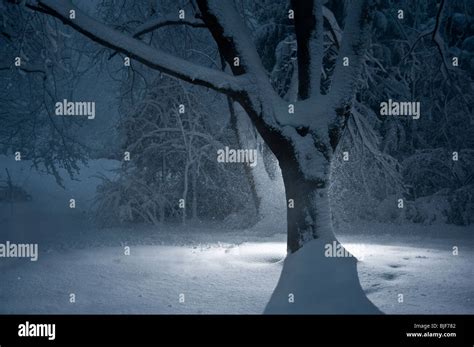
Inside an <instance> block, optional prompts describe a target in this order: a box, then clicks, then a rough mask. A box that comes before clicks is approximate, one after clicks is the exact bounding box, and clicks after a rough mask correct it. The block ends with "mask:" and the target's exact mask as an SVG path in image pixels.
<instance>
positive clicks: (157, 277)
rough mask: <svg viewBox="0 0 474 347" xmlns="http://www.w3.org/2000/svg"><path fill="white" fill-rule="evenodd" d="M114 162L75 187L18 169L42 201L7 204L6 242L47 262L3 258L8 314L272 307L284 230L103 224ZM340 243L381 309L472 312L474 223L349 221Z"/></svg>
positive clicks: (2, 210) (0, 210)
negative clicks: (101, 189) (98, 203)
mask: <svg viewBox="0 0 474 347" xmlns="http://www.w3.org/2000/svg"><path fill="white" fill-rule="evenodd" d="M3 163H5V161H3ZM8 165H9V167H10V171H11V172H12V171H13V170H14V168H13V167H12V166H11V165H12V163H11V162H10V163H8ZM110 167H113V165H112V164H111V163H100V162H97V163H93V164H92V165H91V168H90V169H88V170H85V171H84V172H83V174H82V175H81V177H82V181H79V182H70V181H67V186H68V188H67V189H66V190H63V189H61V188H58V187H56V186H55V184H54V181H53V180H52V179H51V178H44V177H43V178H41V177H40V178H38V177H39V176H38V177H37V175H32V174H30V173H29V170H27V169H25V170H24V172H23V174H24V176H21V172H20V171H18V172H16V173H15V176H14V177H15V178H16V179H18V180H22V184H23V186H24V187H25V188H26V189H27V190H28V191H29V192H30V193H31V194H32V201H30V202H24V203H15V204H4V203H3V205H1V204H0V220H1V223H0V228H1V229H0V236H1V238H2V239H1V240H0V242H4V241H5V240H11V239H13V238H17V239H19V240H20V239H21V240H24V241H30V242H35V241H33V240H39V241H40V242H39V252H40V253H39V259H38V261H37V262H31V261H29V260H26V259H5V258H0V313H262V312H263V311H264V309H265V306H266V304H267V303H268V301H269V299H270V297H271V294H272V292H273V290H274V288H275V286H276V284H277V282H278V279H279V277H280V274H281V270H282V266H283V259H284V257H285V253H286V246H285V238H286V236H285V235H284V234H283V232H284V225H277V226H276V227H275V230H274V235H273V236H271V233H267V234H266V236H259V235H258V234H257V231H256V230H243V231H241V230H229V231H227V230H222V229H221V227H220V226H219V225H202V226H192V227H187V228H182V227H179V226H163V227H159V228H157V227H141V228H137V229H132V228H128V229H127V228H121V229H107V230H97V229H94V227H93V226H92V225H91V224H90V222H89V221H88V220H87V218H85V216H86V215H87V210H88V209H87V207H88V206H89V205H90V202H91V199H92V196H93V192H94V190H95V185H96V184H97V182H98V180H97V179H96V178H94V175H95V174H96V171H101V170H104V169H105V168H110ZM2 170H3V169H2ZM70 196H74V197H76V198H77V199H78V201H79V208H78V209H76V210H74V211H71V210H70V209H68V208H65V206H67V201H68V198H69V197H70ZM84 228H86V229H87V230H86V229H84ZM18 230H19V231H18ZM17 232H20V233H21V234H22V235H21V237H19V236H18V235H15V233H17ZM48 235H50V236H48ZM339 239H340V240H341V242H342V243H343V244H344V246H345V247H346V248H347V249H348V250H349V251H351V252H352V253H353V254H354V255H355V256H356V257H357V258H358V259H359V260H360V261H359V262H358V264H357V268H358V273H359V278H360V282H361V285H362V288H363V289H364V291H365V292H366V294H367V295H368V297H369V299H370V300H371V301H372V302H373V303H374V304H375V305H376V306H377V307H378V308H379V309H380V310H382V311H383V312H385V313H471V314H472V313H474V290H473V288H474V276H473V275H474V273H473V271H474V270H473V269H474V267H473V266H472V264H473V263H474V241H473V230H472V228H459V227H455V226H448V225H438V226H420V225H415V226H414V225H384V224H373V223H371V224H366V225H352V226H346V227H344V234H341V235H340V236H339ZM125 246H130V255H125V254H124V253H125V252H124V250H125V249H124V247H125ZM455 246H456V247H458V250H459V253H458V255H454V254H453V247H455ZM71 293H74V294H75V299H76V302H75V303H70V294H71ZM181 294H184V297H183V296H182V295H181ZM399 294H403V302H401V303H400V302H399ZM183 298H184V302H180V299H181V301H183Z"/></svg>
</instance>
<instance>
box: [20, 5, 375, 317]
mask: <svg viewBox="0 0 474 347" xmlns="http://www.w3.org/2000/svg"><path fill="white" fill-rule="evenodd" d="M323 3H325V1H322V0H305V1H303V0H301V1H298V0H293V1H291V3H290V4H289V5H290V6H289V8H288V9H289V11H288V16H289V20H290V21H292V22H293V25H294V33H295V37H296V41H297V47H298V50H297V63H296V71H297V73H295V76H296V77H297V83H296V85H297V94H298V97H297V100H295V101H293V102H289V101H288V99H284V98H282V97H281V96H280V95H279V94H278V93H277V91H275V89H274V87H273V86H272V83H271V80H270V78H269V76H268V75H269V74H268V73H267V71H266V69H265V68H264V65H263V64H262V61H261V57H260V56H259V53H258V51H257V48H256V46H255V44H254V41H253V39H252V36H251V33H250V30H249V29H248V27H247V25H246V22H245V20H244V18H242V16H241V14H240V13H239V10H238V9H237V7H236V5H235V3H234V1H233V0H224V1H223V0H197V1H196V5H197V8H196V15H195V16H192V17H191V16H187V17H185V18H180V17H179V13H178V11H176V13H172V14H169V15H167V16H165V17H163V18H162V17H155V16H151V18H150V20H149V21H148V22H145V23H142V24H140V25H139V26H138V27H137V28H136V30H135V32H134V33H131V34H126V33H123V32H121V31H119V30H116V29H114V28H112V27H110V26H108V25H105V24H103V23H101V22H99V21H98V20H96V19H94V18H92V17H91V16H89V15H88V14H86V13H85V12H83V11H81V10H80V9H79V8H77V7H76V6H75V5H74V4H73V3H72V2H71V1H69V0H37V1H29V2H27V6H28V7H29V8H30V9H33V10H35V11H40V12H43V13H46V14H48V15H52V16H55V17H57V18H59V19H60V20H61V21H62V22H63V23H64V24H66V25H69V26H71V27H73V28H74V29H76V30H77V31H79V32H81V33H82V34H84V35H86V36H87V37H89V38H90V39H92V40H93V41H95V42H97V43H99V44H101V45H103V46H106V47H108V48H110V49H112V50H114V51H118V52H121V53H123V54H125V55H126V56H128V57H131V58H133V59H135V60H137V61H139V62H141V63H143V64H145V65H147V66H149V67H150V68H151V69H155V70H159V71H161V72H163V73H165V74H168V75H170V76H173V77H175V78H178V79H181V80H183V81H186V82H189V83H192V84H195V85H200V86H203V87H207V88H211V89H213V90H215V91H217V92H219V93H222V94H225V95H226V96H227V97H229V98H231V99H232V100H233V101H234V102H237V103H238V104H240V106H241V107H242V108H243V109H244V110H245V112H246V113H247V115H248V117H249V118H250V120H251V121H252V123H253V125H254V126H255V128H256V129H257V131H258V133H259V134H260V135H261V137H262V138H263V140H264V141H265V143H266V144H267V145H268V146H269V148H270V149H271V151H272V152H273V153H274V154H275V156H276V158H277V159H278V161H279V165H280V168H281V171H282V175H283V180H284V185H285V191H286V198H287V200H288V209H287V219H288V223H287V224H288V225H287V231H288V239H287V245H288V251H289V253H295V252H297V251H298V250H299V249H300V248H302V247H303V246H304V245H306V244H309V243H311V245H312V246H311V247H313V251H314V252H320V253H321V254H322V253H323V252H324V245H326V244H332V243H334V244H337V245H339V243H338V241H337V239H336V237H335V235H334V232H333V228H332V225H331V215H330V209H329V202H328V195H327V186H328V178H329V167H330V162H331V158H332V157H333V154H334V153H335V150H336V148H337V145H338V143H339V140H340V138H341V135H342V131H343V129H344V127H345V125H346V123H347V121H348V118H349V117H350V115H351V109H352V108H353V103H354V91H355V86H356V83H357V80H358V77H359V74H360V68H361V64H362V60H363V56H364V50H365V43H366V42H367V37H366V35H367V34H368V32H369V25H370V14H371V11H370V5H369V1H368V0H359V1H348V2H347V8H346V9H345V13H346V15H345V18H344V31H343V33H342V35H341V33H340V31H339V28H338V27H337V32H336V30H335V29H336V28H335V27H334V23H331V22H334V18H333V16H328V15H327V8H325V6H324V4H323ZM72 11H73V12H72ZM325 11H326V16H324V12H325ZM324 17H326V20H328V22H329V25H333V27H332V29H333V31H334V32H335V37H336V38H337V40H338V45H337V46H338V57H337V60H336V63H335V67H334V69H333V70H332V71H331V81H330V88H325V89H326V90H328V91H327V92H326V90H325V92H324V93H322V92H321V91H322V88H321V82H322V77H321V76H322V67H323V59H324V45H323V37H324V35H323V33H324ZM167 25H187V26H190V27H195V28H200V29H199V30H202V28H205V29H206V30H208V31H209V33H210V34H211V36H212V38H213V39H214V41H215V44H216V45H217V47H218V50H219V53H220V54H221V56H222V57H223V58H224V59H225V61H226V62H227V64H228V66H229V68H230V70H226V71H229V73H227V72H226V71H222V70H219V69H211V68H208V67H204V66H200V65H197V64H196V63H194V62H190V61H186V60H184V59H182V58H179V57H177V56H172V55H170V54H168V53H166V52H164V51H162V50H160V49H158V48H156V47H153V46H151V45H149V44H147V43H146V42H145V41H143V40H142V39H141V38H142V37H143V35H145V34H147V33H150V32H152V31H154V30H157V29H159V28H161V27H163V26H167ZM326 83H327V81H326ZM293 111H294V112H293ZM339 246H340V245H339ZM341 247H342V246H341ZM331 264H337V267H336V268H333V267H332V266H331ZM288 266H289V265H288ZM288 266H287V264H285V267H286V268H285V267H284V269H283V274H284V275H285V273H286V272H288ZM306 266H307V267H308V268H309V269H311V268H312V267H313V266H314V268H318V267H319V270H317V271H316V270H315V273H316V274H318V275H322V276H325V277H324V278H320V279H319V280H320V281H321V287H324V288H325V290H323V291H322V292H320V293H319V292H317V291H316V292H311V291H310V293H309V294H308V295H309V296H312V297H313V298H308V300H309V301H311V302H315V306H311V305H309V306H308V309H307V311H308V312H309V311H310V310H312V309H314V307H316V309H317V307H318V304H320V303H322V302H324V301H325V300H328V298H329V297H330V296H331V295H332V289H333V288H340V287H347V288H349V289H348V290H349V291H351V293H349V294H348V295H344V296H343V297H339V298H338V299H337V300H338V301H337V304H335V305H336V306H337V307H334V310H333V312H372V313H373V312H377V310H376V309H375V307H373V305H372V304H371V303H370V301H369V300H368V299H367V298H366V297H365V295H364V293H363V291H362V289H361V288H360V284H359V281H358V278H357V272H356V261H355V260H354V259H344V260H341V259H333V260H332V259H330V258H328V259H325V260H324V261H323V263H322V264H307V265H306ZM321 269H323V270H321ZM320 270H321V271H320ZM333 270H334V271H333ZM304 276H306V275H304ZM299 280H304V279H301V278H300V279H299ZM288 281H289V279H288V276H287V277H286V278H285V277H284V276H282V278H281V279H280V282H279V284H278V287H280V288H286V287H287V286H288ZM323 283H324V284H323ZM290 285H291V283H290ZM278 292H279V291H278V288H277V291H276V293H278ZM285 295H286V294H285ZM339 296H341V295H339ZM314 297H316V299H314ZM282 300H283V298H282V297H279V296H278V295H274V296H273V297H272V301H273V302H277V301H282ZM299 300H302V301H304V299H303V298H301V297H300V298H299ZM323 306H324V305H323ZM270 307H283V306H281V305H280V306H279V304H278V303H277V304H276V306H272V305H270ZM282 309H283V308H282ZM270 311H271V312H275V311H278V308H276V309H274V310H270ZM300 311H301V310H300ZM303 311H304V309H303Z"/></svg>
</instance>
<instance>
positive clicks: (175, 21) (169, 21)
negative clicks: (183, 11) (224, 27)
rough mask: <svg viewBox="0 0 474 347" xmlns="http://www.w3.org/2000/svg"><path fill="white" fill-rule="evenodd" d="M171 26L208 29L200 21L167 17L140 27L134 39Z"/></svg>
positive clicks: (134, 34)
mask: <svg viewBox="0 0 474 347" xmlns="http://www.w3.org/2000/svg"><path fill="white" fill-rule="evenodd" d="M170 25H186V26H190V27H193V28H205V27H206V24H204V22H203V21H202V20H199V19H192V20H184V19H179V18H176V16H167V17H164V18H155V19H152V20H150V21H148V22H145V23H143V24H142V25H140V26H138V27H137V28H136V29H135V31H134V33H133V37H140V36H142V35H145V34H147V33H149V32H152V31H154V30H157V29H160V28H162V27H165V26H170Z"/></svg>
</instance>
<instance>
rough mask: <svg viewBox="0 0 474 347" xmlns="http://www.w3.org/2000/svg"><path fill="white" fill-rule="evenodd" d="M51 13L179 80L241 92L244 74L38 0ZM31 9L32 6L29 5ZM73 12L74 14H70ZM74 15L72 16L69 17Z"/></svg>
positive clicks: (63, 0) (56, 2)
mask: <svg viewBox="0 0 474 347" xmlns="http://www.w3.org/2000/svg"><path fill="white" fill-rule="evenodd" d="M38 6H39V7H40V8H41V9H42V10H43V11H42V12H44V11H46V12H47V13H48V14H50V15H53V16H55V17H57V18H59V19H60V20H62V21H63V22H64V23H65V24H67V25H70V26H71V27H73V28H74V29H76V30H77V31H79V32H81V33H82V34H84V35H85V36H87V37H89V38H90V39H92V40H93V41H95V42H98V43H100V44H101V45H103V46H106V47H108V48H111V49H114V50H117V51H119V52H122V53H124V54H126V55H127V56H130V57H131V58H134V59H136V60H138V61H140V62H141V63H143V64H145V65H147V66H149V67H151V68H153V69H156V70H159V71H161V72H163V73H165V74H167V75H170V76H172V77H175V78H178V79H180V80H183V81H186V82H189V83H192V84H196V85H201V86H205V87H208V88H211V89H214V90H216V91H218V92H221V93H224V94H227V95H235V94H236V93H239V92H242V91H244V90H245V89H244V86H245V85H246V84H248V82H247V83H246V78H245V77H243V76H242V77H234V76H231V75H229V74H226V73H224V72H222V71H219V70H214V69H210V68H207V67H204V66H200V65H197V64H194V63H192V62H189V61H186V60H184V59H181V58H179V57H176V56H173V55H170V54H168V53H166V52H163V51H161V50H159V49H156V48H152V47H150V46H148V45H147V44H145V43H143V42H141V41H139V40H137V39H135V38H133V37H130V36H127V35H125V34H123V33H121V32H119V31H117V30H114V29H112V28H110V27H108V26H106V25H104V24H103V23H100V22H98V21H97V20H95V19H93V18H91V17H89V16H88V15H87V14H86V13H84V12H83V11H81V10H80V9H79V8H77V7H76V6H74V5H73V4H72V2H71V1H70V0H38V1H37V5H36V6H35V7H38ZM30 7H32V8H33V6H30ZM71 11H74V16H71V13H72V12H71ZM72 17H73V18H72Z"/></svg>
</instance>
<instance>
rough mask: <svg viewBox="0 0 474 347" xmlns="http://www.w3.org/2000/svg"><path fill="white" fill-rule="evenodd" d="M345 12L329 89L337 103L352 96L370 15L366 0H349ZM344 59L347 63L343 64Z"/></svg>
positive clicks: (365, 41)
mask: <svg viewBox="0 0 474 347" xmlns="http://www.w3.org/2000/svg"><path fill="white" fill-rule="evenodd" d="M346 12H347V16H346V21H345V22H346V23H345V25H344V33H343V36H342V42H341V45H340V50H339V55H338V59H337V62H336V68H335V70H334V74H333V78H332V83H331V90H330V97H331V98H333V100H334V101H336V102H337V103H339V102H340V101H341V99H344V98H347V97H350V96H352V91H353V88H354V86H355V84H356V83H357V80H358V76H359V72H360V69H361V66H362V62H363V57H364V51H365V49H366V47H367V43H368V37H367V34H368V33H369V30H368V29H369V23H370V18H369V17H370V15H371V11H370V7H369V4H368V1H367V0H361V1H350V2H349V6H348V8H347V11H346ZM344 60H346V61H347V64H343V61H344Z"/></svg>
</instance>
